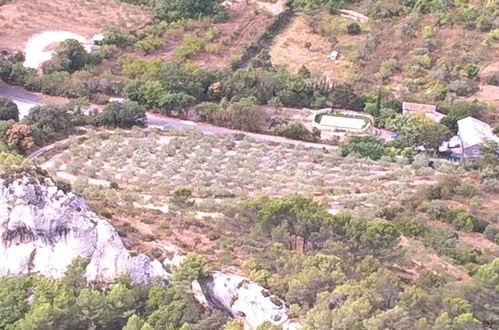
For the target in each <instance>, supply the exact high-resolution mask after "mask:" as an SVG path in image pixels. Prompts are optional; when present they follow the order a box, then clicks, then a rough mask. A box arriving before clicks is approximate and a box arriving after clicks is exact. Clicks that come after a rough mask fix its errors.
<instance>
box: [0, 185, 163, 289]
mask: <svg viewBox="0 0 499 330" xmlns="http://www.w3.org/2000/svg"><path fill="white" fill-rule="evenodd" d="M0 256H1V258H0V276H3V275H7V274H13V275H25V274H29V273H39V274H42V275H44V276H47V277H51V278H60V277H62V276H63V275H64V272H65V271H66V268H67V266H68V265H69V264H70V262H71V261H72V260H73V259H74V258H75V257H77V256H82V257H84V258H86V259H87V260H89V264H88V265H87V268H86V276H87V279H88V280H89V281H104V282H107V281H111V280H112V279H114V278H115V277H116V276H118V275H120V274H123V273H127V274H129V275H130V276H131V278H132V280H133V281H134V282H145V281H147V280H148V279H150V278H151V277H155V276H160V277H164V276H166V272H165V271H164V269H163V267H162V266H161V264H160V263H159V262H158V261H151V260H150V259H149V258H148V257H147V256H145V255H137V256H132V255H131V254H130V253H129V252H128V251H127V249H126V248H125V246H124V245H123V242H122V241H121V239H120V237H119V236H118V234H117V232H116V230H115V229H114V228H113V227H112V226H111V225H110V224H109V223H108V222H106V221H105V220H102V219H100V218H99V217H97V215H96V214H95V213H94V212H92V211H90V210H89V209H88V206H87V205H86V203H85V201H84V200H83V198H81V197H78V196H76V195H74V194H73V193H70V192H69V193H65V192H64V191H62V190H60V189H59V188H58V187H57V186H56V185H55V184H54V183H53V182H52V180H50V179H48V178H44V179H43V178H42V179H35V178H33V177H29V176H22V177H19V178H17V179H15V180H14V181H13V182H7V181H5V180H4V179H0Z"/></svg>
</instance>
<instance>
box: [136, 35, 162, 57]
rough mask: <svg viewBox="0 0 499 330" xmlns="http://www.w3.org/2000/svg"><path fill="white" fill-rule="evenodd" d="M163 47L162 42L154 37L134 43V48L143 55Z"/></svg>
mask: <svg viewBox="0 0 499 330" xmlns="http://www.w3.org/2000/svg"><path fill="white" fill-rule="evenodd" d="M161 46H163V41H162V40H161V39H160V38H159V37H156V36H147V37H145V38H144V39H142V40H139V41H137V42H136V43H135V47H136V48H138V49H140V50H142V51H143V52H144V54H145V55H147V54H149V53H151V52H152V51H153V50H156V49H159V48H161Z"/></svg>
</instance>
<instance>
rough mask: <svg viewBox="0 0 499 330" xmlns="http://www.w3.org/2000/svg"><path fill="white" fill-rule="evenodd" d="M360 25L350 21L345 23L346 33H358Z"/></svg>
mask: <svg viewBox="0 0 499 330" xmlns="http://www.w3.org/2000/svg"><path fill="white" fill-rule="evenodd" d="M360 32H361V31H360V25H359V24H357V23H350V24H348V25H347V33H348V34H350V35H358V34H360Z"/></svg>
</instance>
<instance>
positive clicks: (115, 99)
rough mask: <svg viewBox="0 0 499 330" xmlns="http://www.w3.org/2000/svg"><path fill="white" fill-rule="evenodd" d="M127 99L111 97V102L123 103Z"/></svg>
mask: <svg viewBox="0 0 499 330" xmlns="http://www.w3.org/2000/svg"><path fill="white" fill-rule="evenodd" d="M125 101H126V99H125V98H123V97H110V98H109V102H118V103H123V102H125Z"/></svg>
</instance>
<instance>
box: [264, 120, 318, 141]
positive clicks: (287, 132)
mask: <svg viewBox="0 0 499 330" xmlns="http://www.w3.org/2000/svg"><path fill="white" fill-rule="evenodd" d="M274 133H275V134H276V135H280V136H284V137H287V138H291V139H297V140H303V141H313V142H314V141H318V140H319V138H320V134H321V132H320V131H319V130H317V129H316V128H315V127H314V131H312V132H310V131H309V130H307V129H306V128H305V126H303V124H302V123H291V124H287V125H280V126H278V127H276V128H275V130H274Z"/></svg>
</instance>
